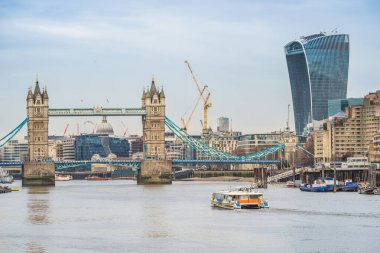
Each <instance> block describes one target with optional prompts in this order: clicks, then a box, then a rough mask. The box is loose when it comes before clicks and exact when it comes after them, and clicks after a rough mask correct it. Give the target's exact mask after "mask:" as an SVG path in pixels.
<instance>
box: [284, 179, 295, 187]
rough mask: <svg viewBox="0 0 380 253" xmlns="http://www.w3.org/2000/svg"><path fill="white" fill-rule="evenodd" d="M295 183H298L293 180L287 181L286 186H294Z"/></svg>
mask: <svg viewBox="0 0 380 253" xmlns="http://www.w3.org/2000/svg"><path fill="white" fill-rule="evenodd" d="M295 185H296V184H295V183H294V182H293V181H287V182H286V187H289V188H294V187H295Z"/></svg>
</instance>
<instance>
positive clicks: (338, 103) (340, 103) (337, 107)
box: [328, 98, 363, 117]
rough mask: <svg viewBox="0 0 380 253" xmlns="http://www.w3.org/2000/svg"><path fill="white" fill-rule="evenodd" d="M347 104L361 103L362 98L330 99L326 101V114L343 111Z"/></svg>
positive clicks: (332, 114) (330, 114) (331, 114)
mask: <svg viewBox="0 0 380 253" xmlns="http://www.w3.org/2000/svg"><path fill="white" fill-rule="evenodd" d="M349 105H363V98H347V99H332V100H329V101H328V116H329V117H331V116H334V115H335V114H337V113H339V112H344V111H345V109H346V107H347V106H349Z"/></svg>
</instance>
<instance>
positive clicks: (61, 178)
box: [55, 174, 73, 181]
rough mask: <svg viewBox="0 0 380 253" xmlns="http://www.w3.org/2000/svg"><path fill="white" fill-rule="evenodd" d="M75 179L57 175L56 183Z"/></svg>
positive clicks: (69, 176)
mask: <svg viewBox="0 0 380 253" xmlns="http://www.w3.org/2000/svg"><path fill="white" fill-rule="evenodd" d="M72 179H73V177H72V176H71V175H59V174H55V181H70V180H72Z"/></svg>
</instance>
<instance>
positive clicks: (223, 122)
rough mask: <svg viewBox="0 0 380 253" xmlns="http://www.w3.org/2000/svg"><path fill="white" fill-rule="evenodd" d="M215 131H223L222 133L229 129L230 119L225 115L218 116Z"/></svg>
mask: <svg viewBox="0 0 380 253" xmlns="http://www.w3.org/2000/svg"><path fill="white" fill-rule="evenodd" d="M217 131H218V132H224V133H226V132H228V131H230V119H229V118H225V117H219V118H218V124H217Z"/></svg>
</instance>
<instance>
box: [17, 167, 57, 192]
mask: <svg viewBox="0 0 380 253" xmlns="http://www.w3.org/2000/svg"><path fill="white" fill-rule="evenodd" d="M41 185H43V186H55V164H54V162H47V163H41V162H26V163H25V164H24V165H23V166H22V186H41Z"/></svg>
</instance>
